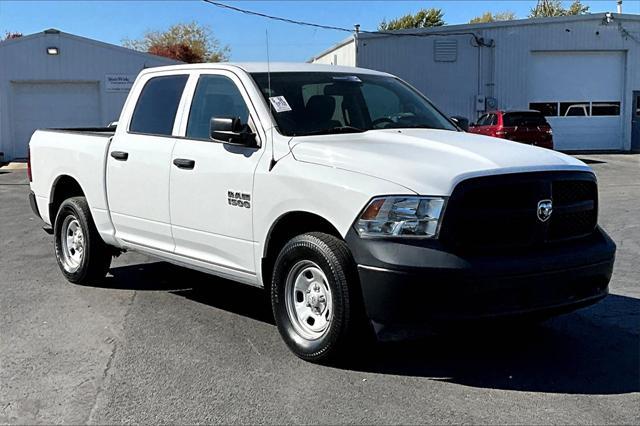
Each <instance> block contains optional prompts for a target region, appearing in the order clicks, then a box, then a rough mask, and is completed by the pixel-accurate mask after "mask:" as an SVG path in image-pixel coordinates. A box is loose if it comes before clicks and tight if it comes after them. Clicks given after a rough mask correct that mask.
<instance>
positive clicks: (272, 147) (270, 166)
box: [264, 28, 276, 171]
mask: <svg viewBox="0 0 640 426" xmlns="http://www.w3.org/2000/svg"><path fill="white" fill-rule="evenodd" d="M264 32H265V36H266V39H267V86H268V87H269V95H268V97H269V98H271V95H272V93H271V60H270V59H269V29H268V28H265V30H264ZM267 101H268V102H267V103H268V104H269V111H270V112H271V119H272V120H273V119H275V115H274V114H273V105H271V99H267ZM273 127H274V124H273V123H271V129H270V130H271V162H270V163H269V171H271V170H272V169H273V166H275V165H276V159H275V150H276V148H275V142H274V140H273Z"/></svg>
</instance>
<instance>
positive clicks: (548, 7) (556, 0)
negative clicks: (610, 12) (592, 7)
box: [529, 0, 589, 18]
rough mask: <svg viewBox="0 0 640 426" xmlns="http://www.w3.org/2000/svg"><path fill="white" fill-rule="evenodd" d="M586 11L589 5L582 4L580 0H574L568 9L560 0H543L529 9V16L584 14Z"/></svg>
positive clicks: (587, 11)
mask: <svg viewBox="0 0 640 426" xmlns="http://www.w3.org/2000/svg"><path fill="white" fill-rule="evenodd" d="M586 13H589V6H586V5H583V4H582V3H581V2H580V0H574V1H573V3H571V5H570V6H569V8H568V9H565V8H564V6H563V5H562V2H561V1H560V0H544V1H539V2H538V4H537V5H536V7H534V8H533V9H531V12H530V13H529V18H543V17H550V16H569V15H584V14H586Z"/></svg>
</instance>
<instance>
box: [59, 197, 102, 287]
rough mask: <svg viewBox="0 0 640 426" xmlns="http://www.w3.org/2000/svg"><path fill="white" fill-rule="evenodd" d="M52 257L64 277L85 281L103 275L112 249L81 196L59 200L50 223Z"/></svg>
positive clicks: (79, 282) (87, 281)
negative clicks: (53, 249) (55, 212)
mask: <svg viewBox="0 0 640 426" xmlns="http://www.w3.org/2000/svg"><path fill="white" fill-rule="evenodd" d="M54 244H55V251H56V260H57V261H58V266H59V267H60V270H61V271H62V274H63V275H64V276H65V278H66V279H67V280H69V281H71V282H72V283H77V284H87V283H90V282H92V281H96V280H100V279H102V278H104V277H105V275H106V274H107V271H108V270H109V266H110V265H111V258H112V252H111V250H110V248H109V246H107V245H106V244H105V243H104V241H102V238H100V235H99V234H98V231H97V229H96V227H95V224H94V223H93V218H92V217H91V212H90V211H89V205H88V204H87V200H86V199H85V198H84V197H73V198H69V199H67V200H65V201H63V202H62V204H61V205H60V208H59V209H58V214H57V215H56V220H55V224H54Z"/></svg>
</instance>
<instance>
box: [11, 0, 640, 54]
mask: <svg viewBox="0 0 640 426" xmlns="http://www.w3.org/2000/svg"><path fill="white" fill-rule="evenodd" d="M225 3H227V4H231V5H233V6H236V7H240V8H243V9H249V10H253V11H257V12H262V13H267V14H270V15H276V16H280V17H285V18H290V19H296V20H302V21H307V22H314V23H319V24H324V25H332V26H338V27H345V28H353V25H354V24H360V25H361V28H362V29H363V30H375V29H376V28H377V26H378V23H379V22H380V21H381V20H383V19H385V18H386V19H387V20H389V19H392V18H394V17H397V16H400V15H404V14H406V13H409V12H415V11H417V10H419V9H421V8H428V7H435V8H441V9H442V10H443V12H444V20H445V22H446V23H447V24H462V23H467V22H468V21H469V20H470V19H471V18H473V17H475V16H478V15H481V14H482V13H483V12H485V11H492V12H501V11H507V10H509V11H513V12H515V13H516V15H517V16H518V17H520V18H525V17H526V16H527V14H528V13H529V10H530V9H531V8H532V7H534V6H535V4H536V1H535V0H521V1H510V0H494V1H481V0H464V1H462V0H460V1H456V0H449V1H424V0H423V1H293V0H291V1H236V2H230V1H226V2H225ZM569 3H570V2H569V1H565V5H568V4H569ZM583 3H584V4H586V5H588V6H589V7H590V8H591V9H590V11H591V12H593V13H595V12H606V11H612V12H615V10H616V1H615V0H599V1H583ZM623 12H624V13H637V14H640V0H624V3H623ZM191 21H197V22H198V23H201V24H205V25H208V26H209V27H210V28H211V30H212V32H213V34H214V36H215V37H216V38H217V39H218V40H219V41H220V43H221V44H222V45H228V46H229V47H230V49H231V58H230V59H231V60H232V61H238V62H240V61H265V60H266V59H267V58H266V39H267V32H268V36H269V53H270V60H271V61H306V60H308V59H309V58H311V57H313V56H314V55H316V54H318V53H320V52H322V51H323V50H325V49H327V48H329V47H331V46H332V45H333V44H335V43H337V42H339V41H341V40H343V39H344V38H345V37H347V36H348V34H347V33H344V32H338V31H329V30H322V29H314V28H308V27H301V26H298V25H292V24H286V23H281V22H276V21H272V20H267V19H264V18H260V17H255V16H248V15H244V14H241V13H238V12H234V11H230V10H225V9H220V8H217V7H215V6H212V5H210V4H207V3H204V2H202V1H199V0H184V1H151V0H146V1H98V0H94V1H29V0H27V1H24V0H23V1H11V0H0V33H1V34H4V32H6V31H11V32H20V33H23V34H25V35H26V34H32V33H35V32H39V31H42V30H44V29H47V28H57V29H59V30H62V31H64V32H68V33H72V34H76V35H80V36H83V37H88V38H93V39H97V40H100V41H104V42H107V43H113V44H121V43H122V40H123V39H125V38H129V39H136V38H140V37H141V36H142V35H143V34H144V32H145V31H147V30H162V29H166V28H168V27H169V26H170V25H172V24H175V23H178V22H191Z"/></svg>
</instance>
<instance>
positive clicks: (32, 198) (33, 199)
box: [29, 191, 42, 219]
mask: <svg viewBox="0 0 640 426" xmlns="http://www.w3.org/2000/svg"><path fill="white" fill-rule="evenodd" d="M29 204H30V205H31V210H33V213H34V214H35V215H36V216H38V218H40V219H42V216H41V215H40V211H39V210H38V203H36V194H34V193H33V191H29Z"/></svg>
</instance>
